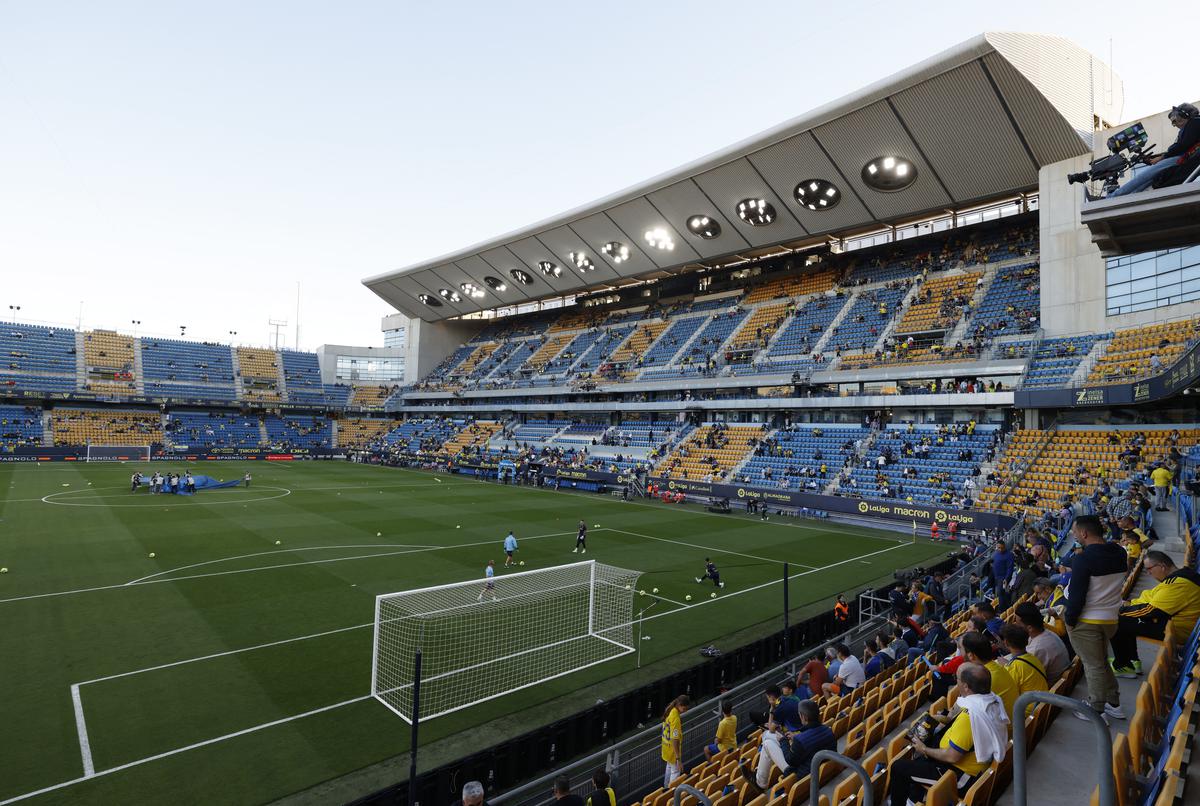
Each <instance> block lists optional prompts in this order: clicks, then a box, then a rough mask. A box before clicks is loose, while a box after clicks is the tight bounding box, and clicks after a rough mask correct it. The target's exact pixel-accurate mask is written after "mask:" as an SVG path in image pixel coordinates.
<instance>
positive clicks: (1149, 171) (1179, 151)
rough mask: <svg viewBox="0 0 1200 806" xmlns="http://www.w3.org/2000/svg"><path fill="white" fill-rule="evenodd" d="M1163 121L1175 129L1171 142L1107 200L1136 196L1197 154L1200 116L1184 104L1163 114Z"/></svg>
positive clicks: (1140, 166) (1199, 139)
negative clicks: (1165, 118) (1166, 120)
mask: <svg viewBox="0 0 1200 806" xmlns="http://www.w3.org/2000/svg"><path fill="white" fill-rule="evenodd" d="M1167 119H1168V120H1169V121H1171V125H1172V126H1174V127H1175V128H1177V129H1179V135H1178V136H1177V137H1176V138H1175V142H1174V143H1172V144H1171V147H1170V148H1168V149H1167V150H1166V151H1164V152H1163V153H1162V154H1159V155H1158V156H1156V157H1151V158H1150V159H1148V160H1146V164H1145V165H1139V166H1138V167H1136V168H1134V169H1133V176H1132V177H1130V179H1129V181H1128V182H1126V183H1125V184H1123V185H1121V187H1119V188H1117V189H1116V190H1114V191H1113V192H1112V193H1110V194H1109V196H1108V198H1110V199H1111V198H1112V197H1113V196H1126V195H1128V194H1130V193H1139V192H1141V191H1143V190H1145V189H1147V188H1149V187H1150V186H1151V185H1153V184H1155V180H1156V179H1159V178H1160V175H1162V174H1165V173H1166V172H1167V171H1170V170H1171V169H1172V168H1176V167H1179V166H1180V165H1182V164H1183V163H1184V162H1186V161H1188V160H1189V159H1190V158H1191V157H1193V156H1194V155H1195V154H1196V153H1197V151H1196V148H1197V145H1198V144H1200V112H1198V110H1197V109H1196V107H1195V106H1193V105H1192V104H1186V103H1185V104H1179V105H1178V106H1173V107H1171V111H1170V112H1168V113H1167ZM1162 178H1163V179H1166V177H1162ZM1172 178H1173V177H1172ZM1180 181H1182V178H1180ZM1172 184H1177V183H1172Z"/></svg>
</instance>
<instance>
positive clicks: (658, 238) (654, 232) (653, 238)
mask: <svg viewBox="0 0 1200 806" xmlns="http://www.w3.org/2000/svg"><path fill="white" fill-rule="evenodd" d="M643 237H644V238H645V239H646V245H647V246H649V247H650V248H651V249H661V250H663V251H664V252H670V251H671V250H672V249H674V248H675V239H674V238H672V237H671V233H669V232H667V230H666V229H665V228H664V227H655V228H654V229H648V230H646V234H645V235H644V236H643Z"/></svg>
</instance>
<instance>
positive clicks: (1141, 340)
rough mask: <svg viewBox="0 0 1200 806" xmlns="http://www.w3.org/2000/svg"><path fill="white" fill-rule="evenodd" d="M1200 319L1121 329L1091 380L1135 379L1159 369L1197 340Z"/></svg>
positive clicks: (1115, 335)
mask: <svg viewBox="0 0 1200 806" xmlns="http://www.w3.org/2000/svg"><path fill="white" fill-rule="evenodd" d="M1197 333H1200V319H1187V320H1182V321H1178V322H1166V323H1164V324H1161V325H1147V326H1145V327H1139V328H1132V329H1129V330H1119V331H1117V332H1116V333H1115V334H1114V335H1113V338H1112V342H1111V343H1110V344H1109V345H1108V350H1107V351H1106V352H1105V353H1104V355H1103V356H1101V358H1100V360H1098V361H1097V362H1096V365H1095V366H1094V367H1092V371H1091V372H1090V373H1089V375H1088V383H1092V384H1104V383H1117V382H1120V381H1128V380H1133V379H1135V378H1141V377H1145V376H1147V375H1152V374H1156V373H1158V372H1159V371H1160V370H1161V369H1162V368H1163V367H1164V366H1166V365H1167V364H1169V363H1170V362H1171V361H1173V360H1174V359H1175V358H1177V357H1178V356H1179V355H1180V354H1181V353H1182V352H1183V351H1184V350H1185V349H1187V348H1188V347H1189V346H1191V345H1192V344H1194V343H1195V342H1196V338H1197Z"/></svg>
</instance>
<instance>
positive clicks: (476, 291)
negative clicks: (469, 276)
mask: <svg viewBox="0 0 1200 806" xmlns="http://www.w3.org/2000/svg"><path fill="white" fill-rule="evenodd" d="M458 287H459V288H461V289H462V291H463V293H464V294H466V295H467V296H468V297H472V298H473V299H480V298H482V297H483V293H484V292H483V289H482V288H480V287H479V286H477V285H475V284H474V283H459V286H458Z"/></svg>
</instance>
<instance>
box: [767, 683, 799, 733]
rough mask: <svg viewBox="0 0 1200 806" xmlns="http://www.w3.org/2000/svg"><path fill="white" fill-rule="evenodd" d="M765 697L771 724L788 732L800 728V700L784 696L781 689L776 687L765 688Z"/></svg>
mask: <svg viewBox="0 0 1200 806" xmlns="http://www.w3.org/2000/svg"><path fill="white" fill-rule="evenodd" d="M766 697H767V709H768V711H769V712H770V714H771V717H770V719H771V721H772V722H774V723H775V724H776V725H778V726H779V727H781V728H783V729H784V730H789V731H790V730H796V729H797V728H799V727H800V713H799V707H800V700H799V699H798V698H797V697H795V696H784V693H783V691H782V689H780V687H779V686H776V685H770V686H767V690H766Z"/></svg>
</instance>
